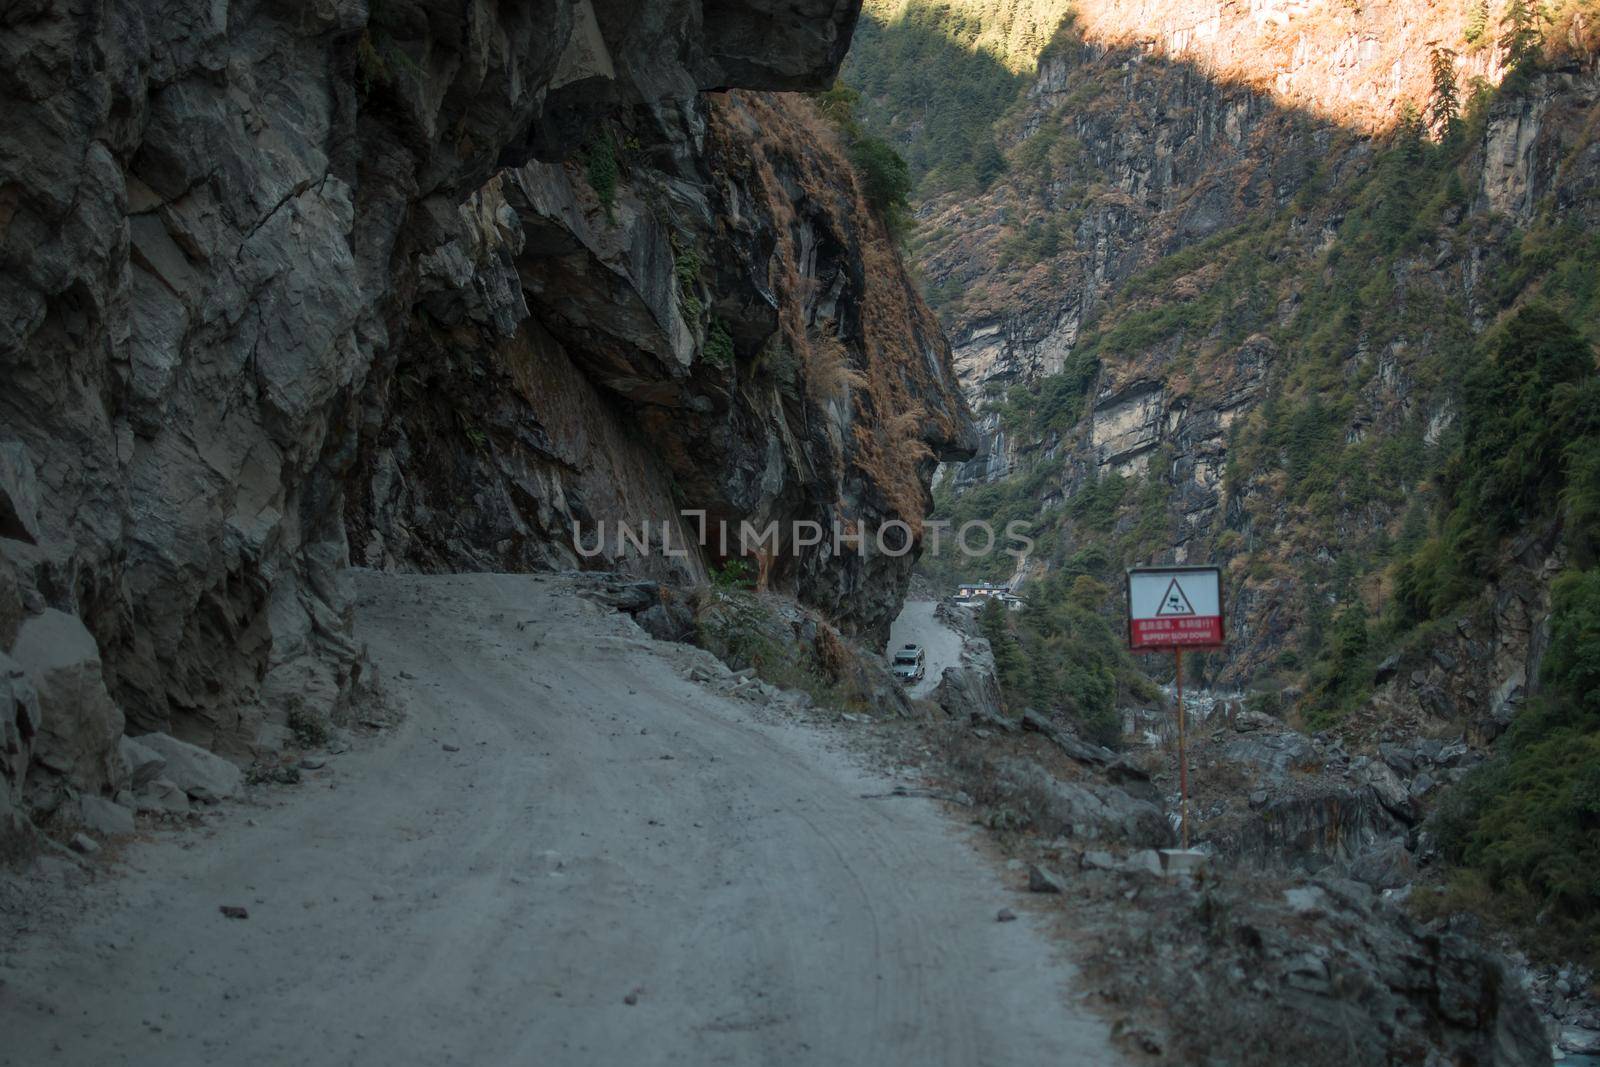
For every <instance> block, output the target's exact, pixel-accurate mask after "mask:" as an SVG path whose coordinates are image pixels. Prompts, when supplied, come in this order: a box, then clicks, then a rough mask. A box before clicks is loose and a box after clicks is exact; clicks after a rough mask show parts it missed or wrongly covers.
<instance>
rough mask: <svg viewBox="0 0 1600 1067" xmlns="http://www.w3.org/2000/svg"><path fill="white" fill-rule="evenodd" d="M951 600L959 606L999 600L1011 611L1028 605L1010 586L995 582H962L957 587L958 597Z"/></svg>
mask: <svg viewBox="0 0 1600 1067" xmlns="http://www.w3.org/2000/svg"><path fill="white" fill-rule="evenodd" d="M951 599H953V600H954V601H955V602H956V603H957V604H967V605H977V604H985V603H987V602H988V601H990V600H998V601H1000V602H1001V603H1002V604H1004V605H1005V606H1006V607H1007V608H1008V609H1010V610H1011V611H1016V610H1018V609H1020V608H1021V607H1022V606H1023V605H1024V604H1026V603H1027V601H1026V600H1024V599H1023V598H1022V597H1020V596H1017V595H1016V594H1015V593H1013V592H1012V591H1011V587H1010V586H1009V585H1005V584H1003V583H1001V584H998V585H997V584H995V583H993V582H961V583H960V584H958V585H957V586H956V595H955V596H954V597H952V598H951Z"/></svg>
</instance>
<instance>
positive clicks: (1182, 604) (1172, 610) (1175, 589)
mask: <svg viewBox="0 0 1600 1067" xmlns="http://www.w3.org/2000/svg"><path fill="white" fill-rule="evenodd" d="M1193 614H1194V605H1192V604H1190V603H1189V598H1188V597H1187V596H1184V594H1183V587H1182V586H1181V585H1179V584H1178V579H1176V578H1174V579H1172V584H1170V585H1168V586H1167V591H1166V592H1165V593H1163V594H1162V596H1161V606H1160V607H1159V608H1157V609H1156V615H1158V616H1160V615H1193Z"/></svg>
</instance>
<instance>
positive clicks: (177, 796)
mask: <svg viewBox="0 0 1600 1067" xmlns="http://www.w3.org/2000/svg"><path fill="white" fill-rule="evenodd" d="M133 803H134V807H135V808H137V809H138V810H139V811H141V812H145V813H147V814H154V815H163V814H165V815H182V814H184V813H185V812H187V811H188V810H189V794H187V793H185V792H184V791H183V790H181V789H179V788H178V787H177V785H175V784H174V783H172V782H170V781H168V780H167V779H165V778H157V779H156V780H155V781H153V782H149V783H147V784H146V785H145V787H144V788H143V789H141V790H139V792H138V794H137V795H136V796H135V797H134V800H133Z"/></svg>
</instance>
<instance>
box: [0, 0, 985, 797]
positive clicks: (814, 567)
mask: <svg viewBox="0 0 1600 1067" xmlns="http://www.w3.org/2000/svg"><path fill="white" fill-rule="evenodd" d="M856 7H857V5H856V4H855V3H852V2H850V0H805V2H802V3H785V4H781V5H780V4H769V3H765V2H764V0H718V2H711V0H706V2H704V3H701V2H700V0H662V2H660V3H651V4H647V5H633V4H616V3H609V2H606V0H545V2H542V3H535V4H530V5H513V6H510V7H494V6H493V5H488V6H486V5H481V4H456V3H450V2H417V3H404V4H392V3H386V4H384V5H382V6H381V7H378V6H377V5H374V6H373V7H372V8H371V9H370V10H369V9H368V8H367V7H366V6H365V5H360V4H342V5H340V4H335V5H322V6H320V7H319V6H313V7H310V8H304V7H301V6H298V5H279V4H273V3H254V4H241V5H232V6H227V7H218V8H212V9H207V10H206V11H205V12H193V11H190V10H189V9H187V8H182V9H180V8H178V7H162V8H161V9H159V10H158V9H151V8H148V7H143V8H140V7H127V6H122V7H117V6H113V7H110V8H102V7H98V6H95V5H88V4H73V3H49V2H39V3H30V4H23V5H20V6H18V5H13V6H12V7H11V8H10V9H8V10H7V11H6V12H5V14H4V15H0V29H3V33H0V39H3V45H0V47H3V49H4V52H5V62H4V63H3V64H0V67H3V71H0V86H3V88H4V94H3V95H4V96H5V98H6V99H7V100H8V101H9V102H10V106H9V107H8V108H7V111H6V114H5V116H4V117H3V118H0V145H3V148H4V151H3V152H0V160H3V161H0V276H3V277H0V307H3V314H0V322H3V323H4V325H3V326H0V363H3V365H4V368H5V371H4V373H5V378H6V381H7V388H6V389H5V390H4V391H3V395H0V457H3V462H0V519H3V522H0V647H3V648H11V649H13V655H14V656H17V663H18V664H20V666H16V667H14V666H13V662H12V660H11V659H7V660H5V662H4V664H3V666H4V667H5V677H6V678H7V679H9V681H8V685H9V686H10V692H11V694H12V698H13V699H12V704H13V705H14V706H15V708H16V709H17V711H18V713H17V714H15V715H13V714H9V713H8V714H7V716H6V722H7V725H6V734H5V741H6V757H7V758H6V767H7V770H8V774H7V783H8V788H7V790H6V791H5V792H4V793H3V794H0V795H3V796H5V797H7V798H9V802H15V801H16V800H17V799H18V797H19V795H20V794H21V792H22V791H23V790H22V788H21V787H22V776H23V771H24V769H25V768H27V767H28V766H29V765H30V763H31V765H32V767H33V770H32V771H30V772H28V778H29V785H28V788H27V790H26V792H27V795H28V796H27V799H28V803H29V804H30V805H31V806H32V808H33V810H34V811H36V812H41V813H43V812H49V811H51V810H53V809H54V808H56V807H57V806H58V805H59V804H60V803H61V801H62V799H63V798H64V797H66V796H68V795H69V794H70V793H71V792H73V791H86V792H97V791H107V792H109V791H112V790H114V789H115V788H117V787H118V785H119V784H121V781H120V777H119V776H120V775H122V774H123V773H124V771H125V769H123V768H119V767H118V766H117V764H116V762H115V759H114V758H113V757H111V756H108V755H107V754H106V753H105V752H104V751H101V749H102V748H103V747H104V746H98V742H96V745H97V746H98V747H95V753H94V754H90V755H92V758H91V759H90V763H91V764H93V767H87V765H84V764H82V763H80V762H79V760H78V756H77V755H75V754H74V753H72V752H71V751H68V750H66V749H64V748H63V747H62V746H63V745H67V742H61V743H60V744H58V743H57V741H56V740H54V739H53V737H54V735H53V733H52V731H54V730H57V729H59V725H60V724H61V723H64V722H68V721H71V720H72V717H73V716H76V715H91V711H90V710H88V709H92V708H98V709H101V710H99V711H94V712H92V715H93V716H95V717H96V722H95V723H94V729H95V730H97V731H99V732H100V733H104V734H106V736H108V737H110V736H112V735H115V734H120V732H121V729H122V723H121V721H120V720H121V719H122V718H124V717H125V719H126V724H127V729H128V730H129V732H134V733H137V732H144V731H151V730H167V731H171V732H173V733H176V734H178V735H179V736H182V737H186V738H188V739H191V740H195V741H198V742H200V743H203V744H205V745H208V746H210V747H214V748H217V749H219V750H221V751H224V752H226V753H228V754H230V755H233V756H235V757H244V756H247V755H248V754H249V753H250V752H251V751H252V750H253V749H255V748H257V747H260V746H264V745H271V744H272V743H274V741H275V740H276V739H277V738H279V737H281V736H282V732H283V731H282V726H281V724H282V723H283V722H284V720H285V718H286V717H287V716H289V715H290V714H292V713H294V712H296V711H303V712H305V713H307V714H312V715H317V716H326V715H330V714H337V713H338V712H339V709H340V708H341V707H342V706H343V705H344V704H346V703H347V702H348V701H350V700H351V699H353V698H354V697H356V696H357V695H359V693H360V691H361V688H362V684H363V679H362V677H361V670H362V667H361V658H360V655H359V649H357V648H356V647H355V645H354V644H353V642H352V641H351V640H350V637H349V628H348V595H347V593H346V591H345V590H344V589H343V587H342V585H341V579H340V572H341V570H342V569H343V568H344V567H345V566H347V565H348V564H349V563H350V562H352V561H354V562H357V563H364V564H366V565H370V566H383V567H421V568H432V569H441V568H454V567H499V568H524V567H536V566H604V567H617V566H621V567H624V568H627V569H633V570H637V571H642V572H652V571H656V572H660V571H673V572H676V573H679V574H684V575H688V576H698V575H703V574H704V573H705V568H706V567H707V565H708V564H709V563H712V562H715V559H714V557H713V556H712V555H711V554H708V553H705V552H703V551H700V550H698V549H696V550H693V551H691V552H690V553H689V554H688V555H687V556H683V557H677V558H667V557H662V556H660V555H659V554H653V555H652V556H650V557H649V558H624V557H625V556H633V557H637V556H638V554H637V553H636V552H633V551H632V550H629V549H625V548H623V547H620V546H618V545H617V544H616V539H615V535H614V533H613V534H612V535H611V537H610V539H609V541H610V543H609V544H608V545H607V546H606V548H605V549H604V550H603V551H602V552H600V553H599V554H598V555H594V556H587V555H580V553H579V552H578V548H579V547H580V544H581V542H579V541H577V540H575V535H574V529H573V523H574V522H577V523H579V524H581V525H582V526H583V527H585V530H584V532H585V533H586V534H587V533H589V532H590V531H592V530H593V529H594V527H595V526H596V525H598V524H599V523H600V522H602V521H608V522H611V523H615V522H617V521H627V522H629V523H631V524H632V526H633V528H634V529H638V528H639V524H640V523H641V522H644V521H649V522H650V523H651V525H652V530H653V532H652V535H651V536H652V538H653V539H654V540H655V542H656V543H657V544H659V538H660V536H661V535H660V533H659V530H660V525H659V524H662V523H666V524H667V525H670V526H672V533H673V535H674V543H675V545H682V544H683V541H684V539H685V538H684V536H683V535H685V534H686V533H688V532H691V531H687V530H685V529H684V527H683V524H682V523H681V522H679V521H677V520H676V514H677V512H678V510H679V509H702V510H705V511H706V512H708V513H709V514H710V515H711V516H712V517H713V518H723V517H725V518H728V519H732V520H735V521H739V520H752V521H759V522H763V523H764V522H765V521H768V520H775V519H776V520H788V519H790V518H796V517H804V518H807V519H813V520H816V521H818V522H820V523H823V524H825V525H826V524H829V523H830V520H831V519H832V518H833V517H835V516H841V517H843V518H844V519H845V520H847V521H851V522H856V523H861V524H870V523H875V522H879V521H883V520H886V519H889V518H900V519H904V520H906V521H907V522H909V523H915V522H917V521H918V518H919V516H920V514H921V511H922V509H923V507H924V505H925V500H926V496H925V494H926V490H925V488H924V486H925V484H926V476H927V475H928V474H929V473H930V472H931V470H932V466H933V464H934V462H935V460H936V458H937V457H938V456H940V455H944V456H949V455H955V454H960V453H961V452H962V451H963V450H964V449H965V450H967V451H970V447H971V444H970V441H969V440H967V435H968V434H969V433H970V430H969V429H968V428H967V426H966V422H965V413H964V408H963V406H962V402H961V400H960V398H959V396H958V395H957V394H956V393H955V391H954V389H953V377H952V375H951V373H950V370H949V354H948V348H947V347H946V346H945V344H944V342H943V341H942V336H941V334H940V332H939V330H938V329H937V327H936V325H935V324H934V323H933V322H932V320H931V318H930V316H929V315H928V313H927V312H926V310H925V309H924V308H923V307H922V305H921V303H920V301H919V300H918V299H917V298H916V297H915V295H914V294H913V291H912V290H911V289H910V287H909V285H908V283H907V281H906V278H905V276H904V274H903V272H902V271H901V269H900V266H899V263H898V259H897V256H896V255H895V253H894V251H893V250H892V246H891V245H890V244H889V242H888V241H887V238H886V235H885V234H884V232H883V230H882V227H881V224H879V223H878V222H876V221H875V220H874V219H872V217H871V215H870V213H867V212H866V211H864V209H863V208H862V204H861V201H860V195H859V192H858V191H857V189H856V186H855V179H854V177H853V175H852V174H851V172H850V170H849V169H848V167H847V166H846V165H845V164H844V163H843V162H842V161H841V159H840V158H839V157H838V155H837V153H835V152H833V151H831V150H830V149H829V148H828V147H827V145H826V144H825V143H823V142H824V141H825V138H826V136H827V135H826V132H825V131H824V130H823V129H821V128H820V127H819V126H817V125H816V124H814V123H812V122H811V121H810V119H809V118H808V115H807V112H806V111H805V110H804V106H803V105H800V104H795V103H793V102H786V101H783V100H780V99H776V98H765V97H736V96H719V97H705V96H702V95H700V93H699V91H700V90H706V89H722V88H727V87H731V86H750V87H756V88H768V89H797V88H808V87H821V86H823V85H826V84H827V83H828V82H829V81H830V79H831V77H832V75H833V71H834V70H835V69H836V68H837V66H838V64H839V62H840V61H841V59H842V57H843V54H844V50H845V48H846V47H847V45H848V42H849V36H850V31H851V28H852V25H853V22H854V19H855V15H856ZM613 530H614V527H613ZM590 541H592V537H591V538H590ZM908 568H909V562H908V560H906V559H886V558H869V559H865V560H863V559H860V558H846V559H843V560H840V561H836V560H834V559H832V558H831V557H826V556H824V555H822V554H821V553H819V552H817V551H815V550H812V551H811V553H810V554H806V553H801V554H799V555H797V556H794V557H792V558H791V557H785V558H784V559H783V560H782V561H781V562H780V563H779V564H778V565H776V566H775V567H774V568H773V573H772V575H771V582H772V584H774V585H775V586H777V587H780V588H784V589H788V590H791V591H793V592H795V593H797V594H799V595H800V596H802V597H804V598H806V599H809V600H811V601H812V602H813V603H816V604H818V605H819V606H822V607H824V608H828V609H837V610H838V613H839V615H840V616H841V621H842V622H844V623H845V624H846V625H848V626H851V627H854V628H858V629H865V630H871V629H874V628H877V627H881V626H883V625H886V616H887V613H888V612H889V610H890V608H889V604H890V603H891V602H892V601H894V600H896V599H897V595H898V591H899V589H900V588H901V587H902V586H903V583H904V581H905V579H906V572H907V570H908ZM846 598H848V601H849V605H850V606H848V607H845V606H844V605H845V603H846ZM41 613H43V614H41ZM58 616H59V618H58ZM42 618H48V619H53V620H55V621H54V622H52V623H51V625H52V626H55V627H57V628H58V629H60V630H62V631H63V632H66V631H68V630H70V631H72V632H73V635H74V636H73V640H72V643H71V644H72V647H75V648H76V647H79V646H82V649H83V655H82V656H78V657H76V658H75V660H74V664H73V665H71V666H72V673H71V676H70V678H69V677H68V676H67V675H65V674H62V672H61V671H55V673H53V674H52V673H51V671H50V670H45V669H43V668H41V670H44V675H45V676H44V677H41V676H40V672H39V671H36V670H34V669H33V667H31V666H30V665H29V664H28V663H25V662H23V658H22V657H21V656H20V655H19V654H18V653H19V651H20V650H21V649H23V647H24V646H26V645H28V633H29V630H30V628H34V627H38V626H40V625H41V623H40V621H39V620H40V619H42ZM55 647H57V648H62V647H66V645H64V644H61V645H57V646H55ZM58 676H59V678H58ZM51 679H57V681H52V680H51ZM58 682H59V684H58ZM69 683H70V684H69ZM102 719H103V720H104V721H103V722H102V721H100V720H102ZM96 736H98V734H96ZM74 737H75V740H74V741H72V742H71V743H72V744H79V743H82V737H80V736H79V735H78V734H74ZM113 743H114V738H113ZM68 748H70V746H68ZM95 761H99V762H95ZM101 764H104V766H101ZM86 768H87V769H86ZM94 768H98V769H94Z"/></svg>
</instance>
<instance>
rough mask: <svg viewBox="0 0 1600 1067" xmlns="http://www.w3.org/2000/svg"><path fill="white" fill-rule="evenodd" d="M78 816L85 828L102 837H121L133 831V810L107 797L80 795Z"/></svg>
mask: <svg viewBox="0 0 1600 1067" xmlns="http://www.w3.org/2000/svg"><path fill="white" fill-rule="evenodd" d="M78 818H79V820H80V821H81V822H82V823H83V825H84V828H85V829H87V830H89V831H90V832H91V833H95V834H98V835H100V836H101V837H120V836H123V835H125V834H131V833H133V828H134V827H133V812H131V811H129V810H128V809H127V808H124V807H122V806H121V805H120V804H114V803H112V802H111V801H109V800H107V799H106V798H105V797H96V796H81V797H79V798H78Z"/></svg>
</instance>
